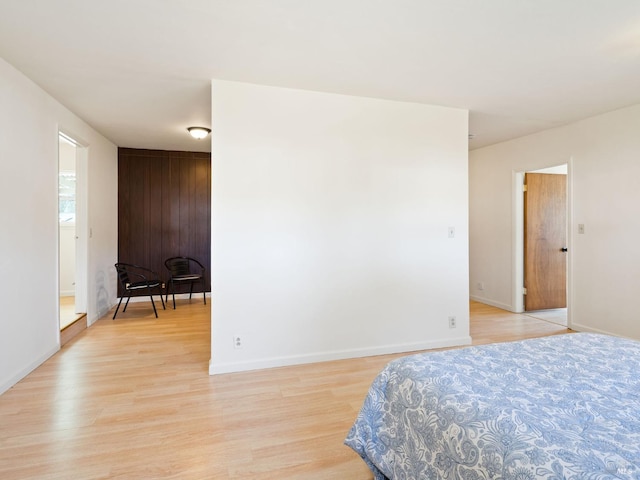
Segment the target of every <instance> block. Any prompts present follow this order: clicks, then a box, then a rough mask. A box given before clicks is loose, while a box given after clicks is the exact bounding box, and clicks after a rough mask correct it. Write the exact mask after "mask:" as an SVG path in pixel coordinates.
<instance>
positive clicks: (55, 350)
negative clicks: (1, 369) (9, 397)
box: [0, 345, 60, 395]
mask: <svg viewBox="0 0 640 480" xmlns="http://www.w3.org/2000/svg"><path fill="white" fill-rule="evenodd" d="M59 350H60V347H59V346H58V345H56V346H55V347H54V348H52V349H50V350H49V351H47V352H46V353H45V354H43V355H41V356H40V357H38V358H37V359H36V360H34V361H33V362H31V363H30V364H29V365H27V366H26V367H25V368H23V369H21V370H20V371H19V372H18V373H16V374H15V375H13V376H12V377H11V378H9V379H8V380H6V381H5V382H3V383H2V384H0V395H2V394H3V393H4V392H6V391H7V390H9V389H10V388H11V387H13V386H14V385H15V384H16V383H18V382H19V381H20V380H22V379H23V378H24V377H26V376H27V375H29V374H30V373H31V372H33V371H34V370H35V369H36V368H38V367H39V366H40V365H42V364H43V363H44V362H46V361H47V360H49V359H50V358H51V357H52V356H53V355H55V354H56V353H58V351H59Z"/></svg>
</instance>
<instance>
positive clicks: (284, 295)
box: [210, 80, 470, 373]
mask: <svg viewBox="0 0 640 480" xmlns="http://www.w3.org/2000/svg"><path fill="white" fill-rule="evenodd" d="M212 98H213V100H212V103H213V139H212V148H213V151H212V165H213V185H212V192H213V195H212V203H213V213H212V274H213V289H214V290H213V292H214V294H213V301H212V340H211V348H212V353H211V364H210V372H211V373H220V372H227V371H236V370H246V369H253V368H262V367H271V366H278V365H287V364H295V363H304V362H311V361H319V360H328V359H335V358H345V357H355V356H364V355H372V354H379V353H387V352H399V351H412V350H418V349H425V348H433V347H440V346H447V345H460V344H466V343H469V341H470V338H469V312H468V293H469V292H468V230H467V223H468V216H467V210H468V182H467V179H468V171H467V160H468V158H467V123H468V112H467V111H466V110H458V109H450V108H442V107H433V106H427V105H420V104H412V103H401V102H392V101H384V100H377V99H370V98H359V97H349V96H341V95H332V94H325V93H317V92H310V91H300V90H291V89H283V88H274V87H266V86H258V85H249V84H242V83H235V82H227V81H217V80H214V81H213V83H212ZM449 226H453V227H455V229H456V236H455V238H452V239H450V238H448V236H447V233H448V227H449ZM452 315H453V316H456V317H457V323H458V326H457V328H456V329H450V328H449V326H448V317H449V316H452ZM236 334H237V335H240V336H241V339H242V343H243V347H242V348H241V349H234V348H233V342H232V338H233V336H234V335H236Z"/></svg>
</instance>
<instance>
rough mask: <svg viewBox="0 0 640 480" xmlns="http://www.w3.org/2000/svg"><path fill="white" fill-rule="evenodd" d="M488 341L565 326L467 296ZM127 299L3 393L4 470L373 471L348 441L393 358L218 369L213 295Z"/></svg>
mask: <svg viewBox="0 0 640 480" xmlns="http://www.w3.org/2000/svg"><path fill="white" fill-rule="evenodd" d="M471 312H472V322H471V335H472V336H473V339H474V343H476V344H484V343H491V342H499V341H509V340H516V339H523V338H530V337H537V336H544V335H552V334H559V333H566V332H568V330H567V329H565V328H563V327H560V326H558V325H555V324H552V323H547V322H544V321H541V320H536V319H533V318H531V317H527V316H525V315H517V314H511V313H508V312H504V311H502V310H498V309H495V308H492V307H488V306H485V305H481V304H477V303H473V302H472V304H471ZM159 315H160V318H159V319H157V320H156V319H155V318H154V317H153V312H152V311H151V307H150V305H149V304H148V302H144V303H136V304H130V305H129V308H128V309H127V312H126V313H125V314H120V313H119V314H118V317H117V319H116V320H115V321H112V320H111V318H110V316H107V317H105V318H104V319H101V320H99V321H98V322H97V323H96V324H95V325H94V326H92V327H91V328H89V329H87V330H85V331H83V332H82V333H80V334H79V335H78V336H77V337H76V338H75V339H73V340H71V341H70V342H69V343H68V344H67V345H66V346H65V347H63V349H62V350H61V351H60V352H59V353H58V354H56V355H55V356H54V357H52V358H51V359H50V360H48V361H47V362H46V363H45V364H44V365H42V366H41V367H39V368H38V369H37V370H35V371H34V372H33V373H32V374H30V375H29V376H28V377H26V378H25V379H24V380H22V381H21V382H19V383H18V384H17V385H16V386H15V387H13V388H12V389H10V390H9V391H8V392H6V393H5V394H4V395H2V396H0V478H2V479H3V480H7V479H38V480H46V479H83V480H86V479H107V478H109V479H114V478H115V479H158V478H185V479H279V480H286V479H305V480H315V479H317V480H327V479H348V480H365V479H367V480H368V479H371V478H372V476H371V474H370V473H369V471H368V469H367V468H366V467H365V465H364V463H363V462H362V460H360V458H359V457H358V456H357V455H356V454H355V453H353V452H352V451H351V450H350V449H349V448H347V447H345V446H343V443H342V442H343V440H344V437H345V436H346V434H347V431H348V430H349V428H350V426H351V424H352V422H353V420H354V419H355V416H356V414H357V412H358V411H359V409H360V406H361V404H362V400H363V399H364V396H365V393H366V391H367V389H368V387H369V385H370V383H371V381H372V380H373V378H374V376H375V375H376V373H377V372H378V371H379V370H380V369H381V368H382V367H383V366H384V365H385V364H386V363H387V362H388V361H389V360H391V359H392V358H396V357H398V356H399V355H386V356H379V357H369V358H362V359H353V360H342V361H335V362H327V363H320V364H312V365H303V366H295V367H284V368H277V369H270V370H263V371H256V372H245V373H236V374H226V375H218V376H213V377H210V376H209V375H208V374H207V368H208V361H209V355H210V351H209V348H210V347H209V344H210V341H209V335H210V334H209V332H210V310H209V305H207V306H205V305H203V304H202V303H201V302H197V301H192V302H191V303H189V302H188V301H186V300H185V301H183V302H181V303H179V305H178V308H177V309H176V310H175V311H174V310H173V309H167V310H160V311H159Z"/></svg>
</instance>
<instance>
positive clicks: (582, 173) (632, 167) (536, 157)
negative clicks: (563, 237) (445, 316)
mask: <svg viewBox="0 0 640 480" xmlns="http://www.w3.org/2000/svg"><path fill="white" fill-rule="evenodd" d="M638 125H640V105H637V106H633V107H629V108H625V109H621V110H617V111H614V112H610V113H607V114H604V115H599V116H596V117H592V118H588V119H585V120H582V121H580V122H576V123H573V124H571V125H567V126H564V127H560V128H556V129H552V130H547V131H544V132H541V133H538V134H535V135H530V136H527V137H523V138H520V139H516V140H512V141H509V142H504V143H501V144H498V145H493V146H490V147H486V148H481V149H478V150H474V151H472V152H471V153H470V162H469V182H470V185H469V190H470V199H469V200H470V210H469V212H470V291H471V295H472V298H478V299H480V300H486V301H487V303H492V304H497V305H502V304H504V306H505V308H510V307H512V306H513V302H512V298H513V295H512V294H513V291H512V285H513V278H512V272H513V271H514V270H515V268H516V265H514V264H513V255H512V253H513V249H514V248H515V244H514V241H513V235H512V234H513V228H514V226H513V212H512V207H513V192H512V178H513V176H514V172H521V171H526V170H534V169H537V168H542V167H546V166H550V165H559V164H562V163H568V164H569V182H570V184H569V197H570V198H569V204H570V207H571V209H572V211H570V215H569V222H570V225H569V299H568V300H569V311H570V319H569V320H570V325H571V326H572V328H574V329H576V330H585V331H598V332H605V333H611V334H615V335H620V336H626V337H631V338H638V339H640V322H638V321H637V317H638V313H637V312H638V309H637V305H636V304H635V301H634V300H635V299H636V298H637V295H638V291H639V289H640V249H638V248H637V243H638V241H637V239H638V237H639V236H640V215H638V205H640V189H638V188H637V185H638V178H640V177H639V176H640V162H639V161H638V155H639V152H640V135H638ZM578 224H584V225H585V233H584V234H578V233H577V225H578ZM478 282H482V283H483V284H484V287H485V288H484V291H482V292H479V291H478V290H477V289H476V285H477V283H478Z"/></svg>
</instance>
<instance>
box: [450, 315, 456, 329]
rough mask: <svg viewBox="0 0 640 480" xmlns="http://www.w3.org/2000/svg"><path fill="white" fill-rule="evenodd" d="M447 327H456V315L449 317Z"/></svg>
mask: <svg viewBox="0 0 640 480" xmlns="http://www.w3.org/2000/svg"><path fill="white" fill-rule="evenodd" d="M449 328H456V317H449Z"/></svg>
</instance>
